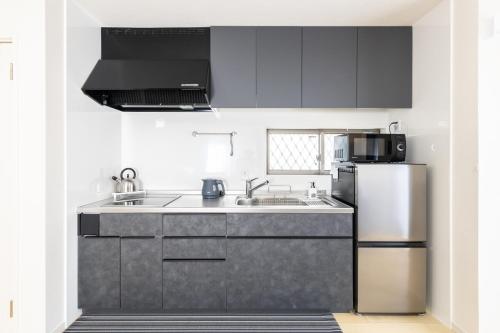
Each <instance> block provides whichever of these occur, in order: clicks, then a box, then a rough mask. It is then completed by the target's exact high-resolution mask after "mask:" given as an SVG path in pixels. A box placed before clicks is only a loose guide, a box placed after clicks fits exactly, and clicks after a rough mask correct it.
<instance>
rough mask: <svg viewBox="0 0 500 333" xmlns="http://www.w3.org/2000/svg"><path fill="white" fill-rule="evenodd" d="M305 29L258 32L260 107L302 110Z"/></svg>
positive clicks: (258, 96) (271, 29)
mask: <svg viewBox="0 0 500 333" xmlns="http://www.w3.org/2000/svg"><path fill="white" fill-rule="evenodd" d="M301 62H302V29H301V28H300V27H259V28H257V107H259V108H286V107H289V108H299V107H301V105H302V103H301Z"/></svg>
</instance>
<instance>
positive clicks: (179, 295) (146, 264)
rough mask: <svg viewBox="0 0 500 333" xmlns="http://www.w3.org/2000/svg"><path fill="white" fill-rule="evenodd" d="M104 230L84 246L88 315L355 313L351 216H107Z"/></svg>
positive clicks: (81, 279) (82, 292)
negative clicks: (191, 312)
mask: <svg viewBox="0 0 500 333" xmlns="http://www.w3.org/2000/svg"><path fill="white" fill-rule="evenodd" d="M93 220H94V219H93ZM92 223H93V225H94V224H95V223H94V222H92ZM99 223H100V226H99V227H100V229H99V230H100V235H99V236H92V237H88V236H85V234H80V237H79V238H78V242H79V243H78V244H79V245H78V246H79V247H78V269H79V272H78V299H79V306H80V307H81V308H82V309H83V311H84V312H85V313H103V312H122V313H138V312H151V313H153V312H155V313H157V312H162V311H165V312H189V311H193V312H196V311H200V312H224V311H229V312H241V311H256V312H259V311H266V312H273V311H279V312H281V311H285V312H287V311H309V310H311V311H315V310H316V311H330V312H345V311H350V310H352V308H353V243H352V242H353V241H352V235H353V228H352V226H353V225H352V214H291V213H290V214H273V213H270V214H267V213H266V214H101V216H100V219H97V224H99ZM94 227H95V226H94ZM84 230H86V229H85V228H84ZM103 234H104V235H107V236H103ZM111 235H112V236H111Z"/></svg>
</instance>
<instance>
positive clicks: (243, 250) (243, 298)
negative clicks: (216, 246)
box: [227, 238, 353, 312]
mask: <svg viewBox="0 0 500 333" xmlns="http://www.w3.org/2000/svg"><path fill="white" fill-rule="evenodd" d="M227 252H228V254H227V257H228V278H227V283H228V286H227V307H228V311H245V310H266V311H273V310H327V311H333V312H347V311H349V310H351V309H352V307H353V301H352V298H353V296H352V293H353V289H352V288H353V284H352V279H353V276H352V266H353V264H352V260H353V258H352V240H351V239H288V238H281V239H274V238H260V239H259V238H247V239H245V238H241V239H229V240H228V249H227Z"/></svg>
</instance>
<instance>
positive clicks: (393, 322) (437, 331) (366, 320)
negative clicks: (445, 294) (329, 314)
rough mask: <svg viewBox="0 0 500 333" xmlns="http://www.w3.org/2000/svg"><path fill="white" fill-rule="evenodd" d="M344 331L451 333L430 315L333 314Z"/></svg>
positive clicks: (353, 332) (362, 332) (356, 332)
mask: <svg viewBox="0 0 500 333" xmlns="http://www.w3.org/2000/svg"><path fill="white" fill-rule="evenodd" d="M335 318H336V319H337V322H338V323H339V324H340V327H341V328H342V331H343V332H344V333H451V332H453V331H452V330H450V329H448V328H447V327H445V326H444V325H442V324H441V323H440V322H439V321H437V320H436V319H434V317H432V316H431V315H422V316H368V315H366V316H365V315H355V314H350V313H337V314H335Z"/></svg>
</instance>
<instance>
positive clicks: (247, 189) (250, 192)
mask: <svg viewBox="0 0 500 333" xmlns="http://www.w3.org/2000/svg"><path fill="white" fill-rule="evenodd" d="M256 179H257V178H252V179H247V180H246V182H245V183H246V187H245V193H246V196H247V198H248V199H250V198H252V196H253V191H255V190H256V189H258V188H261V187H262V186H264V185H267V184H269V180H266V181H264V182H262V183H260V184H259V185H255V186H254V187H252V182H253V181H254V180H256Z"/></svg>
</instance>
